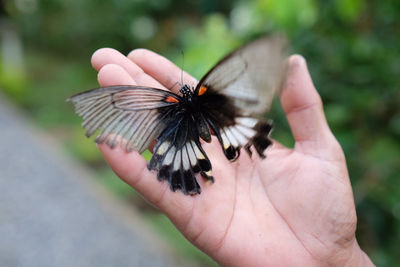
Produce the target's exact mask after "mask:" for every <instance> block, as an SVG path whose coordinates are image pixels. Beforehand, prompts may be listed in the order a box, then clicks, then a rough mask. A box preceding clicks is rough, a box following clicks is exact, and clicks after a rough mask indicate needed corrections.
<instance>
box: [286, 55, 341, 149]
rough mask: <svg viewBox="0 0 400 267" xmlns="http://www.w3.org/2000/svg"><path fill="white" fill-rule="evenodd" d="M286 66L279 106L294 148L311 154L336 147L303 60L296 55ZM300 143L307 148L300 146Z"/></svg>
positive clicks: (320, 102)
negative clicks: (280, 105) (294, 142)
mask: <svg viewBox="0 0 400 267" xmlns="http://www.w3.org/2000/svg"><path fill="white" fill-rule="evenodd" d="M288 64H289V69H288V73H287V78H286V82H285V84H284V86H283V90H282V92H281V104H282V107H283V110H284V112H285V114H286V118H287V120H288V122H289V125H290V128H291V130H292V133H293V137H294V139H295V141H296V148H298V147H300V148H301V149H302V150H303V152H306V151H308V152H315V151H316V150H319V149H320V148H321V147H322V146H324V147H326V146H331V145H332V144H336V143H337V141H336V139H335V138H334V136H333V135H332V133H331V131H330V129H329V126H328V124H327V122H326V118H325V114H324V111H323V106H322V101H321V97H320V96H319V94H318V92H317V90H316V89H315V87H314V84H313V82H312V80H311V77H310V74H309V72H308V69H307V64H306V61H305V59H304V58H303V57H302V56H300V55H293V56H291V57H290V58H289V62H288ZM304 143H306V144H307V146H302V144H304ZM299 145H300V146H299ZM305 150H306V151H305Z"/></svg>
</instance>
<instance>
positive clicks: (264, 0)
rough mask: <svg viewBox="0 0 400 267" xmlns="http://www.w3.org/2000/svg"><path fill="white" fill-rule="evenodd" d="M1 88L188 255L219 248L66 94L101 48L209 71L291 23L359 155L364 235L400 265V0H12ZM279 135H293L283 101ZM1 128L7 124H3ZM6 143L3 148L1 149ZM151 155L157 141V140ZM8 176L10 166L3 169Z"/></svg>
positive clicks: (88, 73)
mask: <svg viewBox="0 0 400 267" xmlns="http://www.w3.org/2000/svg"><path fill="white" fill-rule="evenodd" d="M0 4H1V7H0V37H1V39H0V40H1V41H0V90H2V91H3V94H5V95H6V96H7V98H8V99H9V100H10V101H12V102H14V103H15V104H17V105H18V106H19V107H20V108H21V109H22V110H23V111H24V113H25V114H26V115H27V116H28V117H29V119H30V120H32V121H33V122H34V123H35V124H36V125H37V126H38V127H41V128H42V129H44V130H45V131H46V132H48V133H50V134H51V135H53V136H54V137H55V138H56V139H57V140H59V142H60V143H61V144H62V146H63V147H64V150H65V152H66V153H68V154H70V155H71V156H72V157H74V158H77V159H78V160H79V161H81V162H85V164H87V165H88V166H89V167H90V168H92V169H93V171H94V172H95V173H96V177H98V182H99V183H102V184H104V185H105V186H106V187H107V188H108V189H109V190H110V191H111V192H113V193H115V195H116V196H117V197H118V198H120V199H122V200H123V201H125V202H127V203H129V204H131V205H134V206H136V208H138V209H139V210H140V211H141V214H142V215H143V217H144V218H145V220H147V221H148V223H149V224H150V225H151V227H152V228H153V229H154V231H155V232H157V233H159V234H160V235H161V236H162V237H163V238H164V239H165V240H167V241H168V243H169V244H170V246H171V247H173V248H174V249H175V250H176V251H178V253H180V254H181V255H182V257H184V258H187V259H188V260H189V261H193V262H196V263H199V264H201V265H203V264H204V265H205V264H211V263H212V261H211V260H210V259H208V257H207V256H205V255H204V254H202V253H201V252H199V251H198V250H197V249H196V248H194V247H193V246H191V245H190V244H189V243H188V242H187V241H186V240H185V239H184V238H183V237H182V236H181V235H180V234H179V233H178V232H177V231H176V230H175V229H174V227H173V226H172V225H171V223H170V222H169V221H168V219H167V218H166V217H165V216H163V215H162V214H160V213H159V212H158V211H157V210H155V209H153V208H152V207H150V206H149V205H148V204H147V203H146V202H144V201H143V200H142V199H141V197H140V196H139V195H138V194H137V193H136V192H135V191H134V190H133V189H131V188H130V187H128V186H126V185H125V184H124V183H122V182H121V181H120V180H119V179H118V178H116V177H115V175H114V174H113V173H112V171H111V170H110V169H109V168H108V167H107V166H106V164H105V163H104V160H103V159H102V157H101V155H100V154H99V152H98V151H97V148H96V146H95V145H94V144H93V140H89V139H87V138H86V137H85V136H84V131H83V129H82V128H81V127H80V122H81V121H80V118H79V117H78V116H76V115H75V114H74V112H73V109H72V107H71V105H70V104H69V103H66V102H65V99H66V98H67V97H68V96H70V95H72V94H74V93H77V92H80V91H83V90H86V89H90V88H95V87H97V86H98V85H97V81H96V72H95V71H94V70H93V69H92V68H91V66H90V57H91V55H92V53H93V52H94V51H95V50H96V49H98V48H101V47H113V48H115V49H118V50H120V51H121V52H122V53H125V54H127V53H128V52H129V51H130V50H132V49H134V48H138V47H145V48H148V49H152V50H154V51H156V52H158V53H160V54H162V55H164V56H166V57H167V58H169V59H171V60H172V61H173V62H175V63H176V64H177V65H178V66H182V62H183V59H182V53H181V52H182V51H183V52H184V61H185V63H184V69H185V70H186V71H188V72H189V73H191V74H193V75H194V76H195V77H196V78H198V79H199V78H201V76H202V75H203V74H205V72H206V71H207V70H208V69H209V68H210V67H211V66H213V64H215V63H216V61H217V60H218V59H219V58H221V57H222V56H223V55H224V54H225V53H227V52H229V51H231V50H232V49H234V48H235V47H237V46H239V45H240V44H243V43H244V42H246V41H249V40H251V39H253V38H255V37H257V36H260V35H263V34H266V33H269V32H275V31H284V32H286V33H287V35H288V37H289V39H290V40H291V45H292V52H293V53H300V54H302V55H303V56H304V57H305V58H306V59H307V61H308V65H309V68H310V71H311V75H312V77H313V80H314V83H315V85H316V87H317V88H318V91H319V93H320V94H321V96H322V99H323V101H324V105H325V106H324V107H325V112H326V115H327V119H328V122H329V124H330V126H331V128H332V131H333V133H334V134H335V136H336V137H337V139H338V140H339V142H340V143H341V145H342V147H343V149H344V152H345V154H346V157H347V163H348V167H349V172H350V178H351V182H352V185H353V190H354V195H355V200H356V206H357V213H358V219H359V223H358V224H359V225H358V230H357V236H358V240H359V243H360V246H361V247H362V249H363V250H365V251H366V253H367V254H368V255H369V256H370V257H371V258H372V260H373V261H374V262H375V263H376V264H377V265H378V266H400V112H399V111H400V108H399V106H400V82H399V81H400V78H399V77H400V45H399V44H400V1H398V0H386V1H380V0H369V1H363V0H333V1H323V0H304V1H296V0H246V1H245V0H242V1H239V0H234V1H231V0H222V1H214V0H199V1H194V0H187V1H183V0H182V1H173V0H146V1H145V0H107V1H106V0H69V1H64V0H3V1H1V2H0ZM276 102H277V103H276V104H275V106H274V108H273V111H272V112H271V114H270V115H269V117H270V118H272V119H274V121H275V124H276V128H275V131H274V133H273V137H274V138H275V139H277V140H279V141H280V142H282V143H284V144H286V145H287V146H292V145H293V140H292V137H291V134H290V130H289V128H288V126H287V123H286V121H285V117H284V116H283V113H282V111H281V108H280V106H279V101H276ZM0 131H1V129H0ZM0 153H1V151H0ZM145 157H146V158H149V157H150V153H149V152H146V153H145ZM1 178H3V177H0V179H1Z"/></svg>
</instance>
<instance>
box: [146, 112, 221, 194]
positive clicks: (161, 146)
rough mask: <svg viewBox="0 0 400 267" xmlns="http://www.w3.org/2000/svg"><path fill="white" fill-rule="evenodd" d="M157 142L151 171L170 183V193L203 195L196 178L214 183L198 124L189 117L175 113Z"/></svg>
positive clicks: (150, 165)
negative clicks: (154, 171)
mask: <svg viewBox="0 0 400 267" xmlns="http://www.w3.org/2000/svg"><path fill="white" fill-rule="evenodd" d="M169 121H170V122H169V124H168V126H167V127H166V128H165V130H164V131H163V133H162V134H161V135H160V137H159V138H158V143H157V145H156V147H155V148H154V154H153V157H152V158H151V160H150V162H149V164H148V167H149V169H150V170H156V171H158V175H157V177H158V179H159V180H160V181H161V180H167V181H168V183H169V185H170V188H171V190H173V191H176V190H177V189H179V190H182V191H183V193H185V194H198V193H200V191H201V190H200V186H199V184H198V183H197V181H196V178H195V174H196V173H201V175H202V176H203V177H204V178H206V179H208V180H210V181H213V180H214V179H213V177H212V176H211V162H210V160H209V159H208V157H207V155H206V153H205V152H204V150H203V149H202V147H201V144H200V142H199V134H198V132H197V130H196V127H195V122H194V121H193V119H192V118H191V116H190V115H189V114H181V113H180V112H177V113H176V116H174V117H171V118H170V120H169Z"/></svg>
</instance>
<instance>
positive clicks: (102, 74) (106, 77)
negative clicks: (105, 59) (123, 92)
mask: <svg viewBox="0 0 400 267" xmlns="http://www.w3.org/2000/svg"><path fill="white" fill-rule="evenodd" d="M97 80H98V82H99V84H100V86H103V87H104V86H113V85H135V81H134V80H133V79H132V77H131V76H130V75H129V73H127V72H126V70H125V69H124V68H122V67H121V66H120V65H116V64H108V65H105V66H103V67H102V68H101V69H100V70H99V73H98V74H97Z"/></svg>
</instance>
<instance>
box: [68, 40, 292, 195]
mask: <svg viewBox="0 0 400 267" xmlns="http://www.w3.org/2000/svg"><path fill="white" fill-rule="evenodd" d="M284 44H285V40H284V38H282V37H281V36H273V37H264V38H261V39H257V40H255V41H253V42H250V43H248V44H247V45H244V46H242V47H241V48H239V49H237V50H235V51H234V52H232V53H230V54H228V55H227V56H226V57H224V58H223V59H222V60H220V61H219V62H218V63H217V64H216V65H215V66H214V67H213V68H212V69H211V70H210V71H209V72H208V73H207V74H206V75H205V76H204V77H203V78H202V79H201V80H200V82H199V83H198V84H197V86H196V87H190V86H189V85H187V84H185V85H183V86H182V87H181V89H180V93H181V95H178V94H174V93H172V92H170V91H167V90H163V89H157V88H150V87H145V86H110V87H103V88H99V89H94V90H89V91H86V92H83V93H80V94H77V95H74V96H72V97H70V98H69V99H68V100H69V101H71V102H72V103H73V104H74V106H75V110H76V113H77V114H79V115H80V116H81V117H82V118H83V124H82V125H83V127H84V128H85V129H86V130H87V133H86V136H88V137H90V136H91V135H93V134H94V133H95V132H96V131H97V130H99V129H100V133H99V135H98V136H97V138H96V140H95V141H96V142H97V143H106V144H108V145H109V146H110V147H111V148H113V147H115V146H116V145H117V144H118V143H119V144H121V145H122V146H123V148H124V149H125V150H126V151H127V152H130V151H132V150H137V151H138V152H139V153H142V152H143V151H144V150H145V149H146V148H147V147H148V146H149V145H150V143H151V142H152V141H153V140H157V144H156V146H155V147H154V151H153V156H152V158H151V160H150V162H149V163H148V169H149V170H155V171H157V177H158V179H159V180H160V181H162V180H166V181H167V182H168V183H169V186H170V188H171V190H173V191H176V190H182V191H183V193H184V194H199V193H200V192H201V189H200V186H199V184H198V183H197V181H196V178H195V174H197V173H200V174H201V176H202V177H204V178H205V179H207V180H209V181H212V182H213V181H214V178H213V176H212V174H211V162H210V160H209V158H208V157H207V155H206V153H205V152H204V150H203V148H202V146H201V143H200V139H203V140H204V141H206V142H210V141H211V135H212V134H214V135H216V137H217V139H218V141H219V143H220V144H221V147H222V150H223V152H224V154H225V156H226V157H227V158H228V159H229V160H231V161H234V160H236V159H237V158H238V156H239V154H240V150H241V148H244V149H245V151H247V153H249V155H250V156H251V154H252V148H251V147H254V150H255V151H256V152H257V154H258V155H259V156H260V157H261V158H264V157H265V155H264V151H265V149H266V148H267V147H268V146H269V145H270V144H271V140H270V139H269V138H268V136H269V134H270V132H271V130H272V125H271V123H270V122H268V121H266V120H265V119H264V118H263V117H262V115H263V113H265V112H266V111H268V110H269V108H270V105H271V101H272V98H273V96H274V95H275V93H276V92H277V90H278V89H279V86H280V82H281V79H282V77H283V74H284V63H283V61H284V57H283V56H284V55H283V54H284V53H283V48H284Z"/></svg>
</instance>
